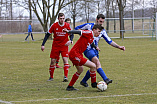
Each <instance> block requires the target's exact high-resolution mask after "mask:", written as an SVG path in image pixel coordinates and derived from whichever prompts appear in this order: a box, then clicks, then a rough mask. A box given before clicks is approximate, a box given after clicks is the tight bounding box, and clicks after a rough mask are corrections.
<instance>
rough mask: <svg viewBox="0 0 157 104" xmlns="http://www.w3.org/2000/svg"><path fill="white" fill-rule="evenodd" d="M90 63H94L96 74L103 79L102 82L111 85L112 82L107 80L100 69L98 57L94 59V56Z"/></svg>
mask: <svg viewBox="0 0 157 104" xmlns="http://www.w3.org/2000/svg"><path fill="white" fill-rule="evenodd" d="M92 62H94V63H95V64H96V69H97V72H98V73H99V75H100V76H101V77H102V78H103V80H104V81H105V82H106V84H109V83H112V80H110V79H109V78H107V76H106V74H105V72H104V70H103V69H102V68H101V64H100V61H99V59H98V57H96V56H95V57H93V58H92Z"/></svg>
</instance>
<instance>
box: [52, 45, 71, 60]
mask: <svg viewBox="0 0 157 104" xmlns="http://www.w3.org/2000/svg"><path fill="white" fill-rule="evenodd" d="M60 54H61V55H62V57H68V46H57V47H56V46H54V45H53V44H52V49H51V53H50V58H53V59H58V57H59V55H60Z"/></svg>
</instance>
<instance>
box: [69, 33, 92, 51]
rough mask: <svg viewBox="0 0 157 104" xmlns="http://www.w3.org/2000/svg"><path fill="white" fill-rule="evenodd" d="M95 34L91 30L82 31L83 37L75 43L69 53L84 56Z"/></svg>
mask: <svg viewBox="0 0 157 104" xmlns="http://www.w3.org/2000/svg"><path fill="white" fill-rule="evenodd" d="M93 40H94V38H93V32H92V31H89V30H82V35H81V37H80V38H79V40H78V41H77V42H76V43H75V45H74V46H73V47H72V49H71V50H70V52H69V53H72V52H74V53H80V54H82V53H83V52H84V51H85V50H86V49H87V46H88V45H90V44H91V43H92V42H93Z"/></svg>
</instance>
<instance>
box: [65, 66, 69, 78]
mask: <svg viewBox="0 0 157 104" xmlns="http://www.w3.org/2000/svg"><path fill="white" fill-rule="evenodd" d="M68 71H69V64H64V76H66V77H67V78H68Z"/></svg>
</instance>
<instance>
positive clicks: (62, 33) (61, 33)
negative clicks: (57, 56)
mask: <svg viewBox="0 0 157 104" xmlns="http://www.w3.org/2000/svg"><path fill="white" fill-rule="evenodd" d="M56 34H57V36H65V34H66V32H56Z"/></svg>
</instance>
